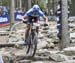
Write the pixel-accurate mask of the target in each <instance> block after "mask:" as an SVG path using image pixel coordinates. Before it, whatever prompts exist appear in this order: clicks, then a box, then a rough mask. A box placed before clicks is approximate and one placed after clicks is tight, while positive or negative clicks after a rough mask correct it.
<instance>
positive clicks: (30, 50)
mask: <svg viewBox="0 0 75 63" xmlns="http://www.w3.org/2000/svg"><path fill="white" fill-rule="evenodd" d="M25 23H27V22H25ZM38 26H39V24H37V23H34V19H32V23H30V27H31V28H30V31H29V34H28V37H27V39H26V43H27V44H26V48H27V51H26V53H27V54H28V55H29V56H31V57H34V55H35V53H36V50H37V43H38V34H37V32H36V28H37V27H38Z"/></svg>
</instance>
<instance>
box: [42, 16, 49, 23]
mask: <svg viewBox="0 0 75 63" xmlns="http://www.w3.org/2000/svg"><path fill="white" fill-rule="evenodd" d="M43 18H44V21H45V23H46V24H47V23H48V18H47V17H46V16H45V15H43Z"/></svg>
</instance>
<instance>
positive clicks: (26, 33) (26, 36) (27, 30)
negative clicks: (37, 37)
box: [25, 24, 30, 40]
mask: <svg viewBox="0 0 75 63" xmlns="http://www.w3.org/2000/svg"><path fill="white" fill-rule="evenodd" d="M29 30H30V24H27V29H26V32H25V40H26V39H27V38H28V35H29Z"/></svg>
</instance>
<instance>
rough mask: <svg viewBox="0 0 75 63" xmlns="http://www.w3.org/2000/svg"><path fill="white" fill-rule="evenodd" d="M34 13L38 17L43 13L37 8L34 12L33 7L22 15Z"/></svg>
mask: <svg viewBox="0 0 75 63" xmlns="http://www.w3.org/2000/svg"><path fill="white" fill-rule="evenodd" d="M34 13H37V15H38V17H40V16H43V15H44V13H43V12H42V11H41V10H38V11H37V12H34V10H33V8H31V9H30V10H29V11H27V12H26V13H25V15H24V16H33V15H34Z"/></svg>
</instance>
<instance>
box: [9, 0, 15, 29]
mask: <svg viewBox="0 0 75 63" xmlns="http://www.w3.org/2000/svg"><path fill="white" fill-rule="evenodd" d="M14 10H15V1H14V0H10V28H11V27H12V25H13V24H14V21H15V20H14Z"/></svg>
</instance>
